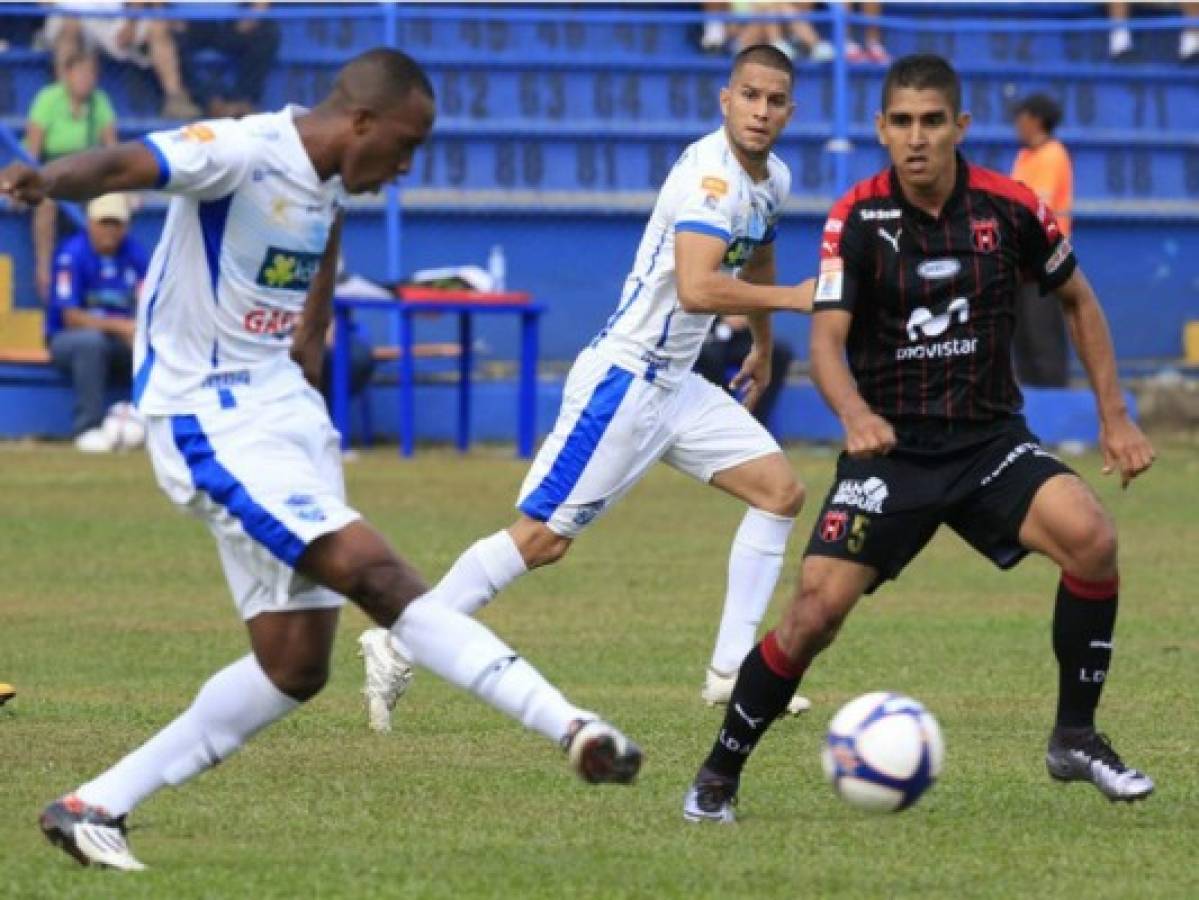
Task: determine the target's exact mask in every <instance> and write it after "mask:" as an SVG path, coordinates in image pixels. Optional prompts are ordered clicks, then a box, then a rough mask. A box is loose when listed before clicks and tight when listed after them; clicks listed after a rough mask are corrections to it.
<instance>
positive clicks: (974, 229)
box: [814, 155, 1077, 424]
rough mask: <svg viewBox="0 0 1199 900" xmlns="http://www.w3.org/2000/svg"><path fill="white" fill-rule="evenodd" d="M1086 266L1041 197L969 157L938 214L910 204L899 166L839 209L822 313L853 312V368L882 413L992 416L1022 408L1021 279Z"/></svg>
mask: <svg viewBox="0 0 1199 900" xmlns="http://www.w3.org/2000/svg"><path fill="white" fill-rule="evenodd" d="M1076 265H1077V263H1076V261H1075V258H1074V252H1073V250H1072V249H1071V247H1070V242H1069V240H1068V239H1066V237H1065V236H1064V235H1063V234H1062V233H1061V230H1060V229H1059V228H1058V224H1057V221H1056V220H1055V219H1054V216H1053V212H1052V211H1051V210H1050V209H1049V208H1048V207H1047V206H1045V204H1044V203H1043V202H1041V201H1040V200H1039V199H1038V198H1037V196H1036V194H1034V193H1033V192H1032V191H1031V190H1030V189H1029V188H1027V187H1026V186H1024V185H1023V184H1021V183H1019V182H1017V181H1013V180H1012V179H1010V178H1008V177H1007V176H1005V175H1001V174H999V173H998V172H993V171H991V170H989V169H984V168H981V167H979V166H973V165H969V164H968V163H967V162H966V161H965V160H964V159H963V158H962V157H961V156H960V155H959V156H958V157H957V181H956V183H955V185H954V189H953V193H952V194H951V195H950V197H949V199H948V201H947V202H946V204H945V207H944V209H943V210H942V211H941V215H940V216H937V217H933V216H930V215H929V214H928V213H926V212H924V211H923V210H920V209H917V208H916V207H915V206H913V205H912V204H911V203H909V202H907V200H906V199H905V198H904V196H903V193H902V191H901V189H900V186H899V179H898V177H897V176H896V174H895V172H894V170H892V169H888V170H885V171H883V172H880V173H879V174H878V175H875V176H874V177H873V178H869V179H866V180H865V181H861V182H859V183H858V184H856V185H854V187H853V188H852V189H851V190H850V191H849V192H848V193H847V194H845V196H844V197H842V198H841V199H840V200H839V201H838V202H837V203H836V205H834V206H833V208H832V210H831V212H830V213H829V217H828V220H827V221H826V222H825V224H824V233H823V234H822V236H821V247H820V277H819V279H818V281H817V287H816V295H815V301H814V310H815V313H816V314H817V315H819V314H820V313H821V312H822V311H824V310H844V311H847V312H849V313H851V314H852V315H853V321H852V324H851V326H850V331H849V338H848V341H847V347H846V352H847V355H848V360H849V367H850V370H851V371H852V372H853V375H854V378H855V379H856V380H857V384H858V390H859V391H860V392H861V394H862V397H863V399H865V401H866V402H867V403H868V404H869V405H870V408H871V409H873V410H874V411H875V412H876V413H878V414H879V415H881V416H883V417H884V418H886V419H888V420H889V421H891V422H893V423H902V422H907V421H911V422H913V423H915V422H928V421H930V420H931V421H936V420H942V421H945V422H959V423H963V424H965V423H970V422H980V423H981V422H988V421H992V420H995V419H999V418H1004V417H1007V416H1010V415H1013V414H1015V413H1017V412H1019V410H1020V408H1021V406H1022V404H1023V398H1022V397H1021V394H1020V389H1019V388H1018V387H1017V385H1016V379H1015V376H1014V374H1013V372H1012V331H1013V328H1014V326H1015V317H1016V297H1017V293H1018V291H1019V288H1020V285H1021V282H1022V281H1033V280H1035V281H1037V282H1039V283H1040V287H1041V291H1042V293H1048V292H1049V291H1052V290H1054V289H1056V288H1058V287H1060V286H1061V285H1062V284H1064V283H1065V281H1066V280H1067V279H1068V278H1069V277H1070V275H1071V274H1072V273H1073V271H1074V268H1075V266H1076ZM1045 302H1046V303H1053V302H1056V301H1055V300H1054V299H1053V298H1049V297H1046V298H1045Z"/></svg>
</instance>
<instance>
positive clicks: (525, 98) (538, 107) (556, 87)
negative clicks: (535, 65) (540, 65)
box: [520, 72, 566, 119]
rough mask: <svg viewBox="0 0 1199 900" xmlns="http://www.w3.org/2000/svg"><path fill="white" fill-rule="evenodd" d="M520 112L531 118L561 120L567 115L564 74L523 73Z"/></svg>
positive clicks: (521, 77)
mask: <svg viewBox="0 0 1199 900" xmlns="http://www.w3.org/2000/svg"><path fill="white" fill-rule="evenodd" d="M520 112H521V115H524V116H528V117H530V118H537V117H540V116H544V117H545V118H547V119H561V118H562V117H563V116H564V115H565V114H566V82H565V79H564V78H563V76H562V74H561V73H559V72H549V73H546V74H542V73H538V72H521V73H520Z"/></svg>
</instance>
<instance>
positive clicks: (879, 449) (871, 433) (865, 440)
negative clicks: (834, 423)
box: [844, 409, 895, 459]
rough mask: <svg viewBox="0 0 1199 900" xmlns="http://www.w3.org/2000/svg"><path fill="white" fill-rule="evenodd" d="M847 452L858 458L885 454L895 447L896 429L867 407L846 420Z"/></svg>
mask: <svg viewBox="0 0 1199 900" xmlns="http://www.w3.org/2000/svg"><path fill="white" fill-rule="evenodd" d="M844 424H845V452H846V453H848V454H849V455H850V456H853V457H855V458H858V459H864V458H867V457H871V456H885V455H886V454H888V453H890V452H891V451H892V450H893V449H894V447H895V429H894V428H892V427H891V423H890V422H888V421H887V420H886V419H884V418H883V417H882V416H880V415H878V414H877V413H875V412H872V411H871V410H869V409H867V410H865V411H863V412H860V413H857V414H855V415H853V416H850V417H849V418H847V419H846V420H845V423H844Z"/></svg>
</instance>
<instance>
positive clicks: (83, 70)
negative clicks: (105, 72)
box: [25, 51, 117, 303]
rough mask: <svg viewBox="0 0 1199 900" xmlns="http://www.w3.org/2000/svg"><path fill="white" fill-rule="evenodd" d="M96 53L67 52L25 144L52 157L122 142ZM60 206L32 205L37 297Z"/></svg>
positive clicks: (42, 291)
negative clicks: (100, 77)
mask: <svg viewBox="0 0 1199 900" xmlns="http://www.w3.org/2000/svg"><path fill="white" fill-rule="evenodd" d="M97 77H98V71H97V66H96V57H95V56H94V55H93V54H91V53H87V52H84V51H80V52H77V53H73V54H71V55H70V56H68V57H67V58H66V59H65V60H64V61H63V65H62V77H61V79H60V80H59V81H56V82H54V83H53V84H48V85H46V86H45V87H44V88H42V89H41V90H40V91H38V92H37V96H36V97H34V98H33V105H32V106H30V107H29V117H28V121H27V122H26V124H25V149H26V150H27V151H29V155H30V156H32V157H33V158H34V159H36V160H38V161H39V162H49V161H50V160H52V159H57V158H58V157H60V156H66V155H67V154H69V153H78V152H79V151H80V150H87V149H88V148H89V147H98V146H105V147H110V146H112V145H114V144H116V142H117V126H116V120H117V117H116V113H114V112H113V109H112V103H111V102H110V101H109V99H108V95H107V94H106V93H104V91H103V90H101V89H100V88H98V87H97V86H96V80H97ZM57 223H58V206H57V205H56V204H55V203H54V202H53V201H47V202H45V203H43V204H41V205H40V206H37V207H35V208H34V210H33V249H34V261H35V262H34V277H35V279H36V284H37V293H38V297H39V298H40V299H41V300H42V302H43V303H44V302H46V301H47V300H48V298H49V296H50V262H51V259H52V257H53V255H54V245H55V243H56V237H57V231H58V228H57Z"/></svg>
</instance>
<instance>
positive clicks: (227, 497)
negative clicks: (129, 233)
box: [0, 49, 641, 869]
mask: <svg viewBox="0 0 1199 900" xmlns="http://www.w3.org/2000/svg"><path fill="white" fill-rule="evenodd" d="M433 116H434V106H433V91H432V88H431V86H430V84H429V81H428V79H427V77H426V76H425V74H424V72H423V71H422V70H421V69H420V67H419V66H417V65H416V63H414V62H413V61H412V60H411V59H410V58H409V57H407V56H406V55H405V54H403V53H400V52H398V51H394V50H388V49H379V50H372V51H370V52H368V53H365V54H363V55H361V56H359V57H357V58H355V59H354V60H352V61H350V62H349V63H348V64H347V65H346V66H345V67H344V68H343V69H342V70H341V71H340V72H339V73H338V75H337V78H336V80H335V82H334V85H333V88H332V90H331V92H330V94H329V96H328V97H327V98H326V99H325V100H324V101H323V102H322V103H320V104H319V105H318V106H317V107H316V108H314V109H313V110H311V111H307V110H304V109H301V108H298V107H288V108H286V109H284V110H282V111H280V112H277V113H268V114H263V115H255V116H249V117H247V118H244V119H241V120H238V121H234V120H229V119H226V120H218V121H209V122H201V123H196V124H193V125H188V126H186V127H184V128H181V129H179V130H177V131H169V132H160V133H156V134H151V135H149V136H148V137H146V138H145V139H144V140H143V141H140V142H133V143H129V144H122V145H120V146H118V147H115V148H110V149H103V150H95V151H91V152H88V153H83V154H79V155H77V156H73V157H70V158H67V159H64V160H62V161H59V162H54V163H51V164H50V165H48V166H46V167H45V168H44V169H41V170H37V169H32V168H29V167H27V166H23V165H19V164H18V165H12V166H10V167H8V168H7V169H5V170H3V171H0V194H7V195H9V196H12V197H15V198H17V199H19V200H22V201H24V202H27V203H38V202H40V201H41V200H42V199H44V198H45V197H54V198H63V199H71V200H84V199H87V198H89V197H94V196H97V195H99V194H106V193H109V192H110V191H128V190H139V189H148V188H157V189H159V190H163V191H166V192H167V193H169V194H172V195H173V199H172V201H171V205H170V209H169V212H168V214H167V220H166V225H165V227H164V230H163V235H162V239H161V241H160V242H159V245H158V248H157V250H156V251H155V254H154V258H153V261H152V263H151V266H150V271H149V274H148V276H147V278H146V288H145V290H144V293H143V296H142V301H141V304H140V309H139V312H138V330H137V347H136V358H135V366H136V370H137V371H136V377H135V386H134V393H135V399H136V402H137V404H138V406H139V407H140V409H141V410H142V412H143V413H144V414H145V416H146V418H147V422H148V430H149V440H148V446H149V450H150V458H151V461H152V463H153V466H154V471H155V474H156V476H157V479H158V482H159V484H160V486H161V487H162V489H163V490H164V491H165V492H166V493H167V495H168V496H169V497H170V498H171V499H172V500H173V501H175V502H176V503H177V504H179V505H180V506H181V507H183V508H185V509H186V510H188V511H190V512H192V513H194V514H196V515H198V516H199V517H200V518H202V519H203V520H204V521H205V522H206V523H207V524H208V527H209V529H210V530H211V531H212V533H213V535H214V536H215V538H216V541H217V546H218V549H219V551H220V557H221V562H222V564H223V565H224V568H225V574H226V577H227V578H228V581H229V586H230V588H231V589H232V592H233V595H234V599H235V601H236V604H237V606H238V610H239V612H240V613H241V615H242V618H243V619H244V620H245V622H246V626H247V629H248V631H249V637H250V645H251V648H252V652H251V653H249V654H248V655H246V656H244V657H243V658H241V659H240V660H238V661H237V662H235V663H233V664H232V665H230V666H228V667H227V668H225V669H223V670H222V671H220V672H218V673H217V674H216V675H214V676H213V677H212V678H211V679H210V680H209V681H208V682H207V683H206V684H205V685H204V687H203V688H202V689H201V690H200V692H199V694H198V695H197V697H196V699H195V701H194V702H193V704H192V705H191V707H190V708H189V709H188V710H187V711H185V712H184V713H183V714H182V715H181V716H180V717H179V718H177V719H175V720H174V721H173V722H171V723H170V724H169V725H167V726H166V728H164V729H163V730H162V731H160V732H159V733H158V734H157V735H156V736H154V737H153V738H152V739H151V740H150V741H149V742H148V743H146V744H144V745H142V746H141V747H140V748H138V749H137V750H135V751H134V752H133V753H131V754H130V755H129V756H127V757H125V758H124V759H123V760H121V761H120V762H119V763H117V764H116V765H115V766H113V767H112V768H110V769H109V770H107V771H106V772H103V773H102V774H100V775H99V776H98V777H96V778H94V779H93V780H91V781H89V782H87V783H86V784H84V785H82V786H80V787H79V788H77V789H76V790H75V791H74V792H72V793H70V794H69V795H67V796H65V797H63V798H61V799H59V800H57V801H55V802H54V803H51V804H50V805H49V806H48V807H47V808H46V809H45V811H44V812H43V813H42V816H41V819H40V825H41V827H42V830H43V831H44V832H45V834H46V836H47V837H48V838H49V839H50V840H51V841H52V842H53V843H55V844H57V845H58V846H60V847H61V848H62V849H63V850H65V851H66V852H67V853H69V854H70V855H72V856H73V857H75V858H76V859H77V860H78V861H79V862H81V863H84V864H85V865H86V864H89V863H95V864H100V865H105V866H110V867H113V868H118V869H140V868H142V865H141V863H139V862H138V860H137V859H136V858H135V857H134V856H133V854H132V853H131V851H130V849H129V845H128V843H127V841H126V837H125V816H126V815H127V814H128V813H129V812H130V810H132V809H133V808H134V807H135V806H136V805H137V804H139V803H140V802H142V801H143V800H145V799H146V798H147V797H149V796H150V795H151V794H153V793H154V792H155V791H157V790H159V789H161V788H163V787H165V786H166V785H178V784H181V783H182V782H184V781H186V780H188V779H189V778H191V777H193V776H195V775H197V774H198V773H200V772H202V771H204V770H206V769H208V768H210V767H211V766H213V765H215V764H216V763H218V762H220V761H221V760H223V759H225V758H226V757H228V756H229V755H230V754H231V753H233V752H234V751H235V750H236V749H237V748H238V747H240V746H241V745H242V744H243V743H244V742H245V741H246V740H248V739H249V738H250V737H251V736H252V735H253V734H255V732H257V731H259V730H260V729H261V728H263V727H265V726H266V725H269V724H270V723H271V722H274V721H276V720H277V719H279V718H281V717H283V716H285V715H287V714H288V713H290V712H292V711H293V710H294V709H295V708H296V707H297V706H299V705H300V704H301V703H303V702H304V701H305V700H307V699H309V698H310V697H312V696H313V695H314V694H316V693H317V692H318V691H319V690H320V689H321V688H322V687H323V685H324V683H325V681H326V678H327V673H328V665H329V654H330V649H331V647H332V642H333V636H334V631H335V629H336V624H337V618H338V612H339V608H340V607H341V605H342V604H343V602H344V600H343V597H349V598H351V599H352V600H354V601H355V602H356V603H357V604H358V605H359V606H361V607H362V609H363V610H364V611H365V612H366V613H367V614H368V615H370V616H371V618H372V619H374V620H375V621H376V622H377V623H379V624H380V625H381V626H384V627H388V628H391V629H392V631H393V633H394V634H395V635H396V636H397V638H398V639H400V640H402V641H403V643H404V645H405V646H406V647H408V648H409V650H410V651H411V653H412V657H413V659H414V660H415V661H416V662H417V663H419V664H421V665H424V666H425V667H427V668H429V669H431V670H432V671H433V672H435V673H436V674H438V675H440V676H442V677H443V678H445V679H447V680H449V681H451V682H453V683H454V684H457V685H459V686H461V687H463V688H465V689H467V690H470V691H471V692H472V693H474V694H475V695H476V696H479V697H480V698H482V699H483V700H485V701H486V702H488V703H490V704H491V705H492V706H494V707H496V708H497V709H500V710H501V711H503V712H505V713H507V714H509V715H511V716H513V717H514V718H517V719H518V720H520V721H521V722H523V723H524V724H525V725H526V726H527V727H529V728H531V729H534V730H536V731H538V732H540V733H542V734H544V735H546V736H547V737H549V738H550V739H552V740H554V741H556V742H559V743H561V745H562V746H563V747H565V748H566V750H567V753H568V756H569V758H570V761H571V765H572V766H573V767H574V769H575V770H576V771H577V772H578V773H579V775H580V776H581V777H583V778H584V779H585V780H587V781H590V782H593V783H598V782H623V783H628V782H630V781H632V780H633V778H634V777H635V775H636V772H637V769H638V767H639V765H640V759H641V757H640V751H639V750H638V749H637V748H636V746H635V745H634V744H632V743H631V742H629V741H628V740H627V739H626V738H625V737H624V736H623V735H621V734H620V732H618V731H617V730H616V729H614V728H612V727H611V726H610V725H607V724H606V723H603V722H602V721H600V720H599V719H597V718H596V717H595V716H594V714H592V713H588V712H586V711H584V710H581V709H579V708H577V707H575V706H573V705H572V704H570V703H569V702H567V700H566V699H565V698H564V697H563V696H562V695H561V694H560V693H559V692H558V691H557V690H555V689H554V688H553V687H552V686H551V685H549V684H548V683H546V681H545V680H544V679H543V678H542V677H541V676H540V675H539V674H538V673H537V671H536V670H535V669H533V668H532V667H531V666H530V665H529V664H528V663H526V662H525V661H524V660H522V659H521V658H520V657H519V656H517V655H516V654H515V653H514V652H513V651H512V650H511V649H510V648H508V647H507V646H506V645H505V644H504V643H502V642H501V641H500V640H499V639H498V638H496V637H495V635H493V634H492V633H491V632H490V631H489V630H487V629H486V628H485V627H483V626H482V625H480V624H479V623H478V622H476V621H474V620H473V619H471V618H470V617H469V616H466V615H463V614H462V613H459V612H457V611H455V610H453V609H451V608H448V607H446V606H442V605H439V604H437V603H433V602H429V601H424V602H411V601H413V600H414V599H415V598H417V597H419V596H420V595H421V594H423V593H425V591H426V590H427V588H426V586H425V585H424V584H423V583H422V582H421V580H420V578H419V576H417V574H416V573H415V572H414V571H412V570H411V569H410V568H409V567H408V566H407V564H406V563H404V562H403V561H402V560H401V559H400V558H399V557H398V556H397V555H396V554H395V552H394V551H393V550H392V549H391V548H390V547H389V546H388V544H387V543H386V542H385V541H384V540H383V539H382V537H380V536H379V534H378V533H377V532H375V531H374V530H373V529H372V528H371V527H370V526H369V525H367V523H366V522H365V521H363V520H362V519H361V517H360V516H359V515H358V513H357V512H355V511H354V510H353V509H351V508H350V507H348V506H347V505H346V502H345V497H344V489H343V482H342V473H341V464H340V455H339V450H338V443H339V441H338V435H337V433H336V432H335V431H334V429H333V427H332V426H331V425H330V422H329V417H328V414H327V412H326V410H325V406H324V403H323V401H322V400H321V397H320V394H319V393H317V390H316V388H315V387H314V385H317V384H319V375H320V365H321V359H322V356H323V350H324V334H325V329H326V327H327V325H328V322H329V318H330V304H331V298H332V286H333V278H334V275H335V270H336V261H337V256H338V246H339V234H340V229H341V211H340V210H341V204H342V200H343V197H344V195H345V194H347V193H349V194H357V193H363V192H373V191H378V190H379V189H380V188H381V187H382V186H383V185H384V184H385V183H387V182H389V181H391V180H392V179H394V178H396V177H397V176H399V175H402V174H404V173H405V172H407V171H408V169H409V167H410V165H411V161H412V155H413V152H414V151H415V149H416V147H417V146H418V145H419V144H420V143H421V142H422V141H423V140H424V139H425V137H426V136H427V135H428V133H429V131H430V129H431V127H432V124H433ZM289 351H290V352H289Z"/></svg>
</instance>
